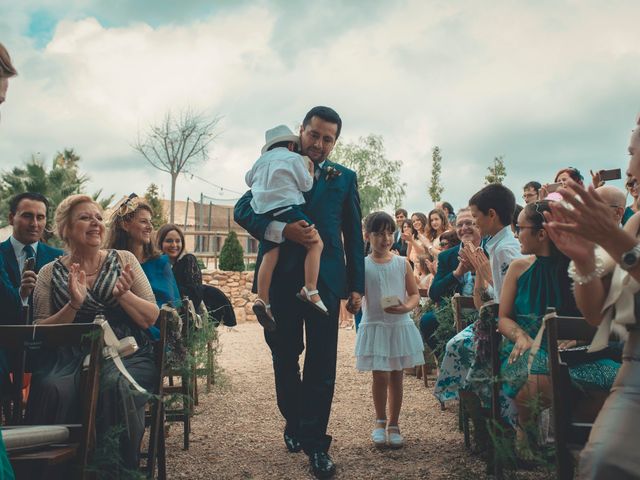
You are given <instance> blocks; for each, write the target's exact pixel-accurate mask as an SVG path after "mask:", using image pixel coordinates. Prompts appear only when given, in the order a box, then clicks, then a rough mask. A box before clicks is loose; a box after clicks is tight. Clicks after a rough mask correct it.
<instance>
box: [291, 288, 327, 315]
mask: <svg viewBox="0 0 640 480" xmlns="http://www.w3.org/2000/svg"><path fill="white" fill-rule="evenodd" d="M302 292H304V295H303V294H302ZM302 292H300V293H296V297H298V300H302V301H303V302H306V303H308V304H309V305H311V306H312V307H313V308H315V309H316V310H317V311H319V312H320V313H323V314H325V315H327V316H328V315H329V310H327V307H325V305H324V303H323V302H322V300H318V301H317V302H314V301H313V300H311V296H312V295H318V290H317V289H316V290H307V287H302Z"/></svg>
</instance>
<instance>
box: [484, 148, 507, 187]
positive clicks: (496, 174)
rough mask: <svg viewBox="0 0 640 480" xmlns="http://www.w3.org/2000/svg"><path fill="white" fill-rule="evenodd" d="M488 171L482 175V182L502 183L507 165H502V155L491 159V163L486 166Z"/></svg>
mask: <svg viewBox="0 0 640 480" xmlns="http://www.w3.org/2000/svg"><path fill="white" fill-rule="evenodd" d="M487 170H489V173H487V175H485V177H484V184H485V185H489V184H490V183H502V182H503V181H504V179H505V177H506V176H507V167H505V165H504V155H499V156H497V157H495V158H494V159H493V162H492V163H491V165H489V166H488V167H487Z"/></svg>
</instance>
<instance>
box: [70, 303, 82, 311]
mask: <svg viewBox="0 0 640 480" xmlns="http://www.w3.org/2000/svg"><path fill="white" fill-rule="evenodd" d="M67 305H69V306H70V307H71V308H72V309H73V310H75V311H76V312H77V311H78V310H80V308H82V305H81V306H80V307H76V306H75V305H74V304H73V303H71V301H68V302H67Z"/></svg>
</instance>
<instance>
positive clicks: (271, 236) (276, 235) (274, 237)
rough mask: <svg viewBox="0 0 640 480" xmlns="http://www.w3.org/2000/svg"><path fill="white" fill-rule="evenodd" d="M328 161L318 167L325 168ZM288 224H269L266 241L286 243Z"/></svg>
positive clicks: (265, 233) (275, 222)
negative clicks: (285, 231)
mask: <svg viewBox="0 0 640 480" xmlns="http://www.w3.org/2000/svg"><path fill="white" fill-rule="evenodd" d="M303 158H309V157H303ZM325 162H326V160H324V161H322V162H321V163H319V164H318V166H319V167H320V168H323V167H324V164H325ZM286 226H287V224H286V223H284V222H279V221H277V220H274V221H272V222H271V223H269V225H267V228H266V230H265V232H264V239H265V240H269V241H270V242H273V243H282V242H284V233H283V232H284V227H286Z"/></svg>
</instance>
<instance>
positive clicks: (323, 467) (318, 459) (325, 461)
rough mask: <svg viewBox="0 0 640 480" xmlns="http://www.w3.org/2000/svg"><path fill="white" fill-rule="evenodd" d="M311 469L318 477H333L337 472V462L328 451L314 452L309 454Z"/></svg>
mask: <svg viewBox="0 0 640 480" xmlns="http://www.w3.org/2000/svg"><path fill="white" fill-rule="evenodd" d="M309 463H311V470H312V471H313V474H314V475H315V477H316V478H331V477H333V476H334V475H335V473H336V464H335V463H333V460H331V457H330V456H329V454H328V453H327V452H314V453H312V454H310V455H309Z"/></svg>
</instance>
